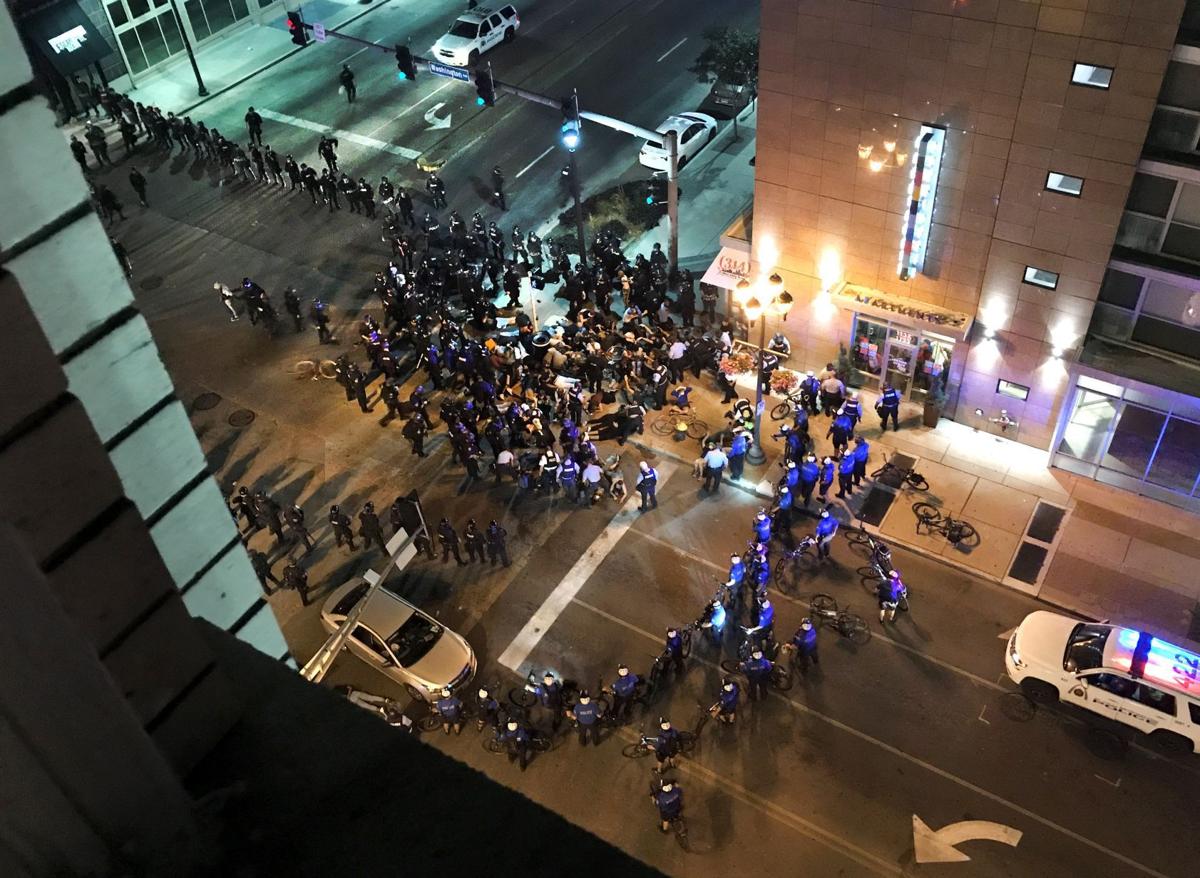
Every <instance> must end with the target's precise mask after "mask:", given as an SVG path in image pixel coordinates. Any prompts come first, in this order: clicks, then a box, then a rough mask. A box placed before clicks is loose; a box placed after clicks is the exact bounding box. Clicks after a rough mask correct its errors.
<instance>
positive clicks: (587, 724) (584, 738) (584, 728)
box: [570, 689, 604, 747]
mask: <svg viewBox="0 0 1200 878" xmlns="http://www.w3.org/2000/svg"><path fill="white" fill-rule="evenodd" d="M603 713H604V708H603V705H601V704H600V702H598V701H593V700H592V697H591V694H590V693H589V692H588V691H587V690H586V689H583V690H581V691H580V693H579V700H578V701H577V702H575V706H574V708H572V709H571V711H570V716H571V719H573V720H574V721H575V724H576V725H577V726H578V727H579V743H580V745H581V746H584V747H586V746H587V742H588V738H591V739H592V743H593V744H596V745H597V746H598V745H599V744H600V734H599V733H600V717H601V716H602V715H603Z"/></svg>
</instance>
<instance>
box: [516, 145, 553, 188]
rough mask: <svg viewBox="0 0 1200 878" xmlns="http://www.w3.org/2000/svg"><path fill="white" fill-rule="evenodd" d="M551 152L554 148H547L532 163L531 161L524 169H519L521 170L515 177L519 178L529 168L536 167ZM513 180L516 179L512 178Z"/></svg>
mask: <svg viewBox="0 0 1200 878" xmlns="http://www.w3.org/2000/svg"><path fill="white" fill-rule="evenodd" d="M552 152H554V147H552V146H551V147H549V148H547V150H546V151H545V152H544V153H542V154H541V155H540V156H538V157H537V158H535V159H534V160H533V161H531V162H530V163H529V164H527V165H526V166H525V167H523V168H521V170H519V171H517V177H520V176H521V175H522V174H524V173H525V172H526V171H528V170H529V169H530V168H532V167H533V166H534V165H536V164H537V163H538V162H540V161H541V160H542V159H544V158H545V157H546V156H548V155H550V153H552ZM513 179H514V180H515V179H516V177H514V178H513Z"/></svg>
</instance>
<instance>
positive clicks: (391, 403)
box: [379, 380, 400, 424]
mask: <svg viewBox="0 0 1200 878" xmlns="http://www.w3.org/2000/svg"><path fill="white" fill-rule="evenodd" d="M379 398H380V399H382V400H383V404H384V405H385V406H387V414H386V415H384V417H383V420H382V421H380V423H382V424H389V423H391V422H392V420H394V419H395V418H398V417H400V388H399V387H397V386H396V382H395V381H390V380H389V381H384V382H383V384H382V385H380V387H379Z"/></svg>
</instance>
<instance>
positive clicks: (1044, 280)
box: [1025, 265, 1058, 290]
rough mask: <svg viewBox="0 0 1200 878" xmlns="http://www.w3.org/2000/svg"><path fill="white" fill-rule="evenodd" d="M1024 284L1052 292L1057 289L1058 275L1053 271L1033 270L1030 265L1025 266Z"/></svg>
mask: <svg viewBox="0 0 1200 878" xmlns="http://www.w3.org/2000/svg"><path fill="white" fill-rule="evenodd" d="M1025 283H1027V284H1033V285H1034V286H1035V287H1042V288H1043V289H1047V290H1053V289H1057V287H1058V274H1057V273H1056V272H1053V271H1046V269H1044V268H1034V267H1033V266H1032V265H1026V266H1025Z"/></svg>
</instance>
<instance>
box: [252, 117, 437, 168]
mask: <svg viewBox="0 0 1200 878" xmlns="http://www.w3.org/2000/svg"><path fill="white" fill-rule="evenodd" d="M258 112H259V114H260V115H262V116H263V117H265V118H267V119H272V120H274V121H276V122H282V123H283V124H285V125H292V126H294V127H296V128H307V129H308V130H309V131H317V132H319V133H321V134H332V135H333V136H334V137H336V138H337V139H338V140H339V141H341V140H344V141H348V142H349V143H357V144H358V145H359V146H369V147H370V148H371V149H377V150H379V151H380V152H390V153H391V154H392V155H398V156H400V157H401V158H405V159H415V158H419V157H420V156H421V153H419V152H417V151H416V150H415V149H406V148H405V147H403V146H395V145H393V144H391V143H385V142H384V141H382V140H376V139H375V138H374V137H366V136H364V135H362V134H355V133H354V132H353V131H343V130H342V129H340V128H330V127H329V126H328V125H322V124H321V123H319V122H310V121H309V120H308V119H299V118H297V117H296V116H289V115H287V114H286V113H276V112H275V111H274V110H268V109H260V110H259V111H258Z"/></svg>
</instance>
